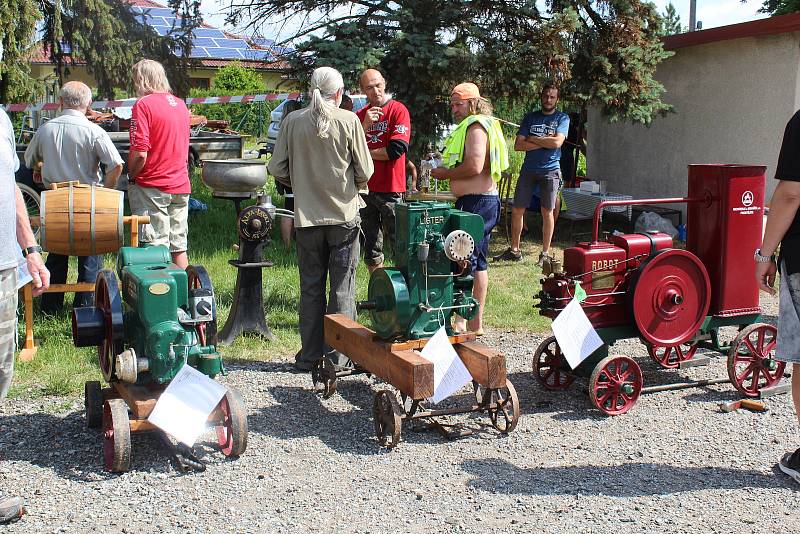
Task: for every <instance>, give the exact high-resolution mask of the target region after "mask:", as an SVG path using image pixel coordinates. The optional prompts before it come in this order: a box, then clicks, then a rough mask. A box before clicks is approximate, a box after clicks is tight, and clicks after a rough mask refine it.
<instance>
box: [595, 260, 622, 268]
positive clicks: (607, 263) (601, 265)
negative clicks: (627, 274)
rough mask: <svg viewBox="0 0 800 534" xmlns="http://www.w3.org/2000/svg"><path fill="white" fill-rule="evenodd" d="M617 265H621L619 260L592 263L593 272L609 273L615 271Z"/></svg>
mask: <svg viewBox="0 0 800 534" xmlns="http://www.w3.org/2000/svg"><path fill="white" fill-rule="evenodd" d="M617 265H619V261H618V260H599V261H593V262H592V270H593V271H597V270H601V271H607V270H609V269H613V268H614V267H616V266H617Z"/></svg>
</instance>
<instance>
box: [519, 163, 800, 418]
mask: <svg viewBox="0 0 800 534" xmlns="http://www.w3.org/2000/svg"><path fill="white" fill-rule="evenodd" d="M765 170H766V168H765V167H763V166H742V165H690V166H689V193H688V196H687V197H686V198H662V199H650V200H615V201H605V202H601V203H600V204H599V205H598V206H597V209H596V210H595V214H594V228H593V233H592V241H591V242H584V243H578V244H577V245H576V246H574V247H571V248H568V249H566V250H564V269H563V272H554V273H551V274H550V275H549V276H548V277H547V278H544V279H543V280H542V289H541V291H540V292H539V294H538V295H537V296H538V298H539V299H540V303H539V304H538V306H539V307H540V308H541V310H540V313H541V314H542V315H544V316H547V317H550V318H555V317H556V316H557V315H558V314H559V313H560V312H561V310H563V309H564V307H565V306H566V305H567V304H569V302H570V301H571V300H572V299H573V297H574V295H575V290H576V282H578V283H579V284H580V286H581V287H582V288H583V289H585V291H586V294H587V298H586V299H585V300H584V301H583V302H582V303H581V307H582V308H583V310H584V312H585V313H586V315H587V317H588V318H589V320H590V322H591V323H592V326H593V327H594V328H595V329H596V330H597V333H598V334H599V335H600V338H601V339H602V340H603V342H604V345H603V346H602V347H601V348H599V349H598V350H596V351H595V352H594V353H592V354H591V355H590V356H589V357H588V358H587V359H586V360H584V361H583V362H581V364H580V365H579V366H578V367H577V368H576V369H573V370H570V368H569V365H568V364H567V362H566V360H565V358H564V356H563V355H562V353H561V350H560V348H559V346H558V342H557V341H556V338H555V337H550V338H548V339H546V340H545V341H544V342H542V344H541V345H539V348H538V349H537V350H536V353H535V355H534V360H533V372H534V375H535V376H536V378H537V379H538V380H539V382H541V383H542V385H543V386H544V387H545V388H547V389H551V390H560V389H566V388H567V387H568V386H569V385H570V384H571V383H572V382H573V380H574V379H575V377H576V376H584V377H588V379H589V396H590V398H591V400H592V404H594V405H595V406H596V407H597V408H598V409H599V410H600V411H602V412H603V413H605V414H607V415H619V414H623V413H625V412H627V411H628V410H630V409H631V408H632V407H633V405H634V404H636V402H637V401H638V399H639V396H640V395H641V394H642V393H648V392H655V391H664V390H668V389H682V388H686V387H695V386H704V385H709V384H717V383H724V382H729V381H730V382H731V383H732V384H733V385H734V387H735V388H736V389H737V390H739V391H740V392H741V393H742V394H743V395H744V396H746V397H759V396H766V395H768V394H770V393H774V392H777V391H778V390H781V391H782V388H781V386H780V384H779V383H780V381H781V379H782V378H783V371H784V367H785V364H784V363H783V362H778V361H776V360H775V359H774V350H775V342H776V338H777V330H776V328H775V327H774V326H772V325H769V324H765V323H762V322H760V321H761V315H760V314H761V308H760V307H759V302H758V285H757V283H756V280H755V275H754V273H753V252H754V251H755V249H756V248H758V247H759V246H760V244H761V235H762V226H763V215H764V210H763V206H764V172H765ZM674 203H686V204H688V213H687V230H688V235H687V241H686V250H681V249H676V248H673V243H672V238H671V237H670V236H668V235H667V234H663V233H658V232H648V233H646V234H617V235H613V236H610V238H609V239H608V241H600V240H599V239H598V225H599V219H600V214H601V212H602V209H603V207H604V206H621V205H628V204H674ZM729 326H734V327H738V329H739V332H738V335H737V336H736V337H735V339H734V340H733V341H732V342H731V343H730V344H722V343H721V342H720V337H719V330H720V328H723V327H729ZM629 338H639V339H640V340H641V341H642V342H643V343H645V344H646V345H647V348H648V352H649V353H650V356H651V357H652V358H653V359H654V360H655V361H656V362H658V364H659V365H661V366H662V367H665V368H668V369H676V368H681V367H688V366H691V365H697V364H698V359H696V358H695V354H696V352H697V349H698V348H706V349H711V350H714V351H717V352H720V353H724V354H727V358H728V377H727V378H722V379H715V380H703V381H697V382H688V383H680V384H669V385H664V386H655V387H650V388H647V387H644V382H643V377H642V371H641V368H640V367H639V364H638V363H636V361H635V360H633V359H632V358H630V357H628V356H624V355H609V353H608V349H609V346H611V345H613V344H614V343H615V342H616V341H618V340H620V339H629ZM706 361H707V360H706ZM702 363H705V362H702Z"/></svg>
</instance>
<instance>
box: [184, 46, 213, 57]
mask: <svg viewBox="0 0 800 534" xmlns="http://www.w3.org/2000/svg"><path fill="white" fill-rule="evenodd" d="M189 57H210V55H209V53H208V51H207V50H206V49H205V48H203V47H202V46H193V47H192V53H191V54H189Z"/></svg>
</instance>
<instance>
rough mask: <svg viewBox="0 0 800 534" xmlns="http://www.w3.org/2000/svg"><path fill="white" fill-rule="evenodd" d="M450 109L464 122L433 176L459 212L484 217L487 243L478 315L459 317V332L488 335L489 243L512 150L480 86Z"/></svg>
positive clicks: (476, 288) (463, 89) (477, 273)
mask: <svg viewBox="0 0 800 534" xmlns="http://www.w3.org/2000/svg"><path fill="white" fill-rule="evenodd" d="M450 110H451V111H452V113H453V117H454V118H455V119H456V121H458V122H459V124H458V127H457V128H456V129H455V130H454V131H453V133H452V134H450V136H449V137H448V138H447V141H446V146H445V150H444V152H443V154H442V162H443V165H444V167H438V168H435V169H433V170H432V171H431V175H432V176H433V177H435V178H437V179H439V180H450V190H451V191H452V192H453V194H454V195H455V196H456V197H458V198H457V200H456V208H457V209H460V210H464V211H468V212H470V213H476V214H478V215H480V216H481V217H482V218H483V224H484V226H483V239H482V240H481V241H479V242H478V243H476V244H475V251H474V252H473V254H472V258H471V264H472V275H473V278H474V280H473V285H472V295H473V297H475V299H476V300H477V301H478V304H479V308H478V313H477V314H476V315H475V317H474V318H473V319H471V320H470V322H469V324H466V322H465V321H464V320H463V318H460V317H459V318H457V319H456V322H455V325H454V326H455V328H456V330H460V331H465V330H467V328H468V329H469V330H471V331H473V332H476V333H477V334H478V335H482V334H483V309H484V305H485V303H486V294H487V292H488V289H489V273H488V271H487V269H488V264H487V261H486V258H487V256H488V254H489V238H490V236H491V233H492V229H493V228H494V227H495V225H496V224H497V221H498V219H499V217H500V197H499V195H498V192H497V185H496V182H498V181H499V180H500V177H501V174H502V172H503V171H504V170H505V169H507V168H508V165H509V163H508V151H507V149H506V144H505V138H504V137H503V132H502V130H501V128H500V123H499V122H498V121H497V119H495V118H493V117H492V106H491V104H489V101H488V100H486V99H485V98H483V97H482V96H481V95H480V91H479V90H478V86H477V85H475V84H474V83H469V82H468V83H461V84H458V85H457V86H455V88H454V89H453V91H452V92H451V94H450Z"/></svg>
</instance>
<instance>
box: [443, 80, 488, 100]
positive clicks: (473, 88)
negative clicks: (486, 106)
mask: <svg viewBox="0 0 800 534" xmlns="http://www.w3.org/2000/svg"><path fill="white" fill-rule="evenodd" d="M454 95H455V96H457V97H458V98H460V99H461V100H471V99H473V98H477V99H479V100H484V101H485V100H486V99H485V98H483V97H482V96H481V92H480V91H479V90H478V86H477V85H475V84H474V83H472V82H464V83H460V84H458V85H456V86H455V87H454V88H453V92H452V93H450V96H454Z"/></svg>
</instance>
